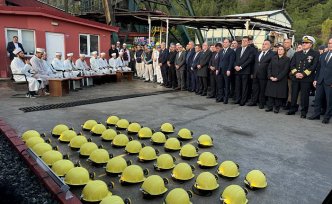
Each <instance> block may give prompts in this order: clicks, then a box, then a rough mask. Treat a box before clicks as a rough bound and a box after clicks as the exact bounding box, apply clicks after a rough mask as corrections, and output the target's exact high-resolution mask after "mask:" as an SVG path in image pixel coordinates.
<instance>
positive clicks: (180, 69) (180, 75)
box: [176, 67, 186, 90]
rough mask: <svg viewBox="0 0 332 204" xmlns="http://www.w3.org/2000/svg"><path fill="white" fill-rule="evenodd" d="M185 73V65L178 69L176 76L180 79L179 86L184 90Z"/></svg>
mask: <svg viewBox="0 0 332 204" xmlns="http://www.w3.org/2000/svg"><path fill="white" fill-rule="evenodd" d="M184 73H185V70H184V68H183V67H182V68H179V69H177V70H176V78H177V80H178V88H181V90H184V89H185V86H186V82H185V77H184V76H185V75H184Z"/></svg>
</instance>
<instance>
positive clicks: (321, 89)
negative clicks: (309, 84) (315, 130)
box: [314, 82, 332, 118]
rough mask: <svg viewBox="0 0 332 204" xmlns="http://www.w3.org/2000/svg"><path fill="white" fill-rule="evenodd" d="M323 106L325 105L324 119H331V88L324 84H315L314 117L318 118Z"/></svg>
mask: <svg viewBox="0 0 332 204" xmlns="http://www.w3.org/2000/svg"><path fill="white" fill-rule="evenodd" d="M324 104H326V105H327V107H326V112H325V115H324V118H331V116H332V87H331V86H329V85H326V84H325V83H324V82H322V83H321V84H317V89H316V96H315V112H314V115H315V116H318V115H320V113H321V110H322V108H324Z"/></svg>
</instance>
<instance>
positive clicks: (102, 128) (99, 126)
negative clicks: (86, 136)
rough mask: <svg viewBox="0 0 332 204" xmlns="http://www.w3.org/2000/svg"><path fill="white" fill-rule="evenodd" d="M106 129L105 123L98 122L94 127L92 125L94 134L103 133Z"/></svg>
mask: <svg viewBox="0 0 332 204" xmlns="http://www.w3.org/2000/svg"><path fill="white" fill-rule="evenodd" d="M105 130H106V127H105V125H103V124H96V125H94V126H93V127H92V129H91V133H92V134H93V135H99V136H100V135H101V134H103V132H104V131H105Z"/></svg>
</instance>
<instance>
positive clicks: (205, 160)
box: [197, 152, 218, 167]
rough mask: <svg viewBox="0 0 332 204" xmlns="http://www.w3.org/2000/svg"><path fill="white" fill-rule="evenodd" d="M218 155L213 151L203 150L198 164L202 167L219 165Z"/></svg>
mask: <svg viewBox="0 0 332 204" xmlns="http://www.w3.org/2000/svg"><path fill="white" fill-rule="evenodd" d="M217 160H218V157H217V156H216V155H214V154H212V153H211V152H203V153H202V154H200V155H199V157H198V161H197V164H198V165H199V166H200V167H214V166H217V165H218V162H217Z"/></svg>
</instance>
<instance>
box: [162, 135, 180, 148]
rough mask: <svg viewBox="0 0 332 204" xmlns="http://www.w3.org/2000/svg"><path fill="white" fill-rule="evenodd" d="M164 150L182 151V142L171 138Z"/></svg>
mask: <svg viewBox="0 0 332 204" xmlns="http://www.w3.org/2000/svg"><path fill="white" fill-rule="evenodd" d="M164 148H165V150H166V151H177V150H180V149H181V142H180V141H179V140H178V139H177V138H174V137H171V138H169V139H167V140H166V142H165V144H164Z"/></svg>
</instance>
